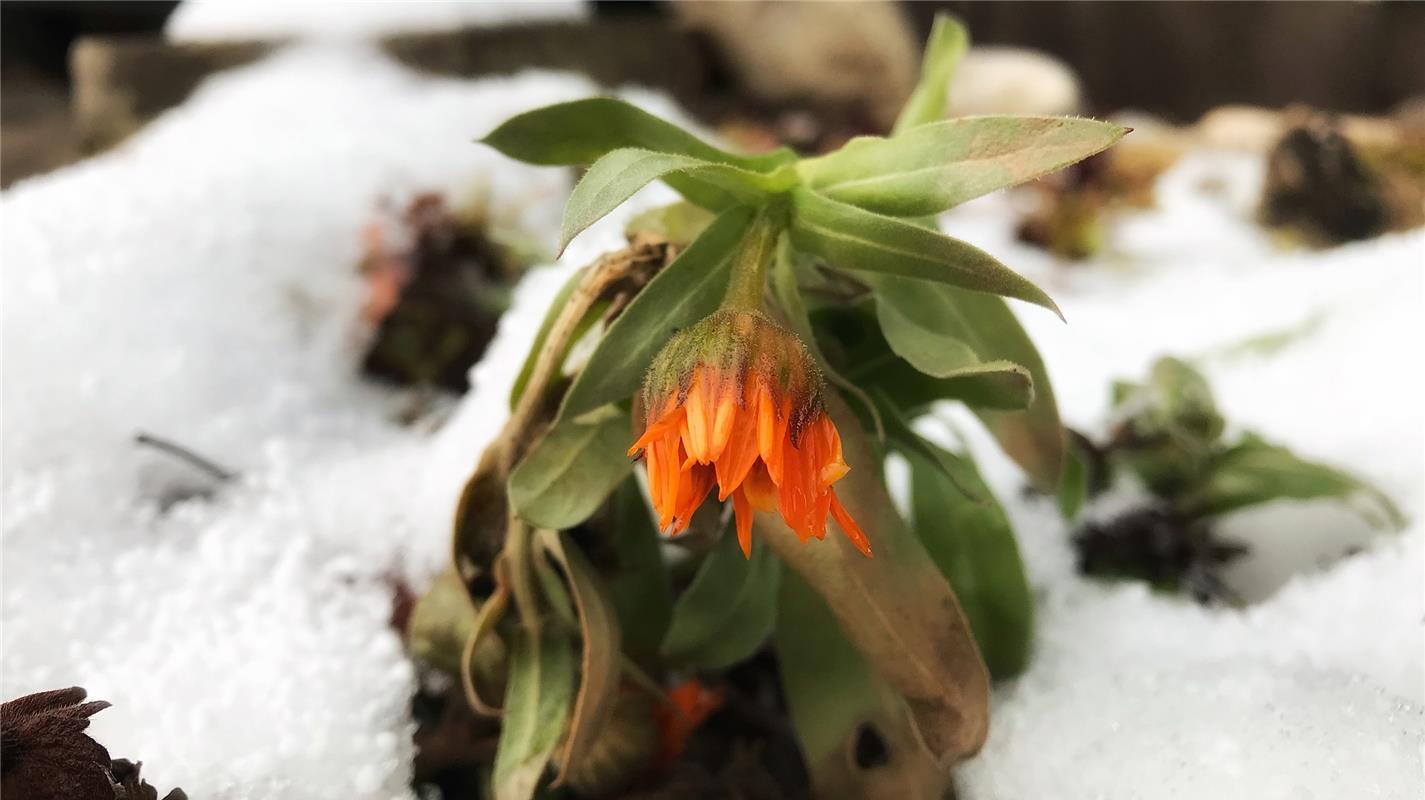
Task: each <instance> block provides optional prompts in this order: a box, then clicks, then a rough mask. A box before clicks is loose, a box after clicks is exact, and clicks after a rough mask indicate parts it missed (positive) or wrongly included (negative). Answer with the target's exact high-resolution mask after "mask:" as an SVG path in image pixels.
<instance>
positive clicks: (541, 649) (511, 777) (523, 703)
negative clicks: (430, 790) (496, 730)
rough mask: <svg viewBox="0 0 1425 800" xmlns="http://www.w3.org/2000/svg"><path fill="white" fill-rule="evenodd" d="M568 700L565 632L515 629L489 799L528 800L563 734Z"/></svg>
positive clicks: (569, 660) (570, 655)
mask: <svg viewBox="0 0 1425 800" xmlns="http://www.w3.org/2000/svg"><path fill="white" fill-rule="evenodd" d="M573 696H574V649H573V647H572V645H571V643H570V641H569V637H568V634H567V633H566V632H564V631H562V630H555V629H553V628H552V627H551V628H546V630H545V631H544V632H543V633H541V634H537V635H536V634H531V633H530V632H529V631H526V630H520V631H519V632H518V633H517V634H516V635H515V640H514V648H513V651H512V653H511V655H510V677H509V685H508V687H507V688H506V689H505V715H504V724H503V725H502V727H501V729H500V742H499V746H498V749H497V750H496V752H495V770H494V778H493V782H494V787H495V800H529V798H531V797H533V796H534V792H535V789H536V788H537V787H538V786H539V781H540V778H541V777H543V775H544V769H545V767H546V766H547V765H548V764H549V759H550V757H551V756H553V755H554V750H555V748H556V747H557V746H558V744H559V740H560V738H562V737H563V735H564V727H565V723H566V722H568V719H569V704H570V701H571V700H572V699H573Z"/></svg>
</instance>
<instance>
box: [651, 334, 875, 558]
mask: <svg viewBox="0 0 1425 800" xmlns="http://www.w3.org/2000/svg"><path fill="white" fill-rule="evenodd" d="M821 392H822V380H821V373H820V371H818V370H817V368H816V364H815V362H813V361H812V359H811V357H810V355H808V353H807V350H806V347H805V346H804V345H803V344H802V342H801V340H800V339H798V338H797V337H796V335H795V334H793V333H791V332H790V331H788V330H786V329H784V328H782V327H781V326H779V325H777V324H776V323H775V322H773V321H772V320H771V319H769V318H768V317H767V316H766V315H764V314H762V313H760V312H756V311H740V310H722V311H718V312H716V313H714V314H713V315H712V316H709V317H707V318H706V319H704V320H702V321H701V322H699V323H698V324H697V325H694V326H693V327H691V328H688V329H687V330H684V331H681V332H679V333H678V334H677V335H676V336H675V337H674V338H673V339H672V341H670V342H669V343H668V345H667V347H665V348H664V349H663V351H662V352H661V353H659V355H658V357H657V358H655V359H654V361H653V365H652V366H651V367H650V368H649V371H648V378H647V380H646V381H645V383H644V409H645V411H646V413H647V415H648V427H647V428H646V429H645V431H644V433H643V436H642V437H640V438H639V439H638V441H636V442H634V444H633V447H631V448H629V451H628V452H629V455H633V454H635V453H638V452H639V451H642V452H643V457H644V460H645V462H646V463H647V467H648V484H649V494H650V495H651V496H652V500H653V507H654V509H655V510H656V511H657V512H658V516H659V521H658V522H659V526H660V527H662V528H664V529H667V530H668V531H669V535H672V536H676V535H677V534H679V533H681V532H682V531H683V530H684V529H686V528H687V527H688V522H689V520H691V519H692V516H693V512H694V511H696V510H697V508H698V506H700V505H702V502H703V500H704V499H705V498H706V497H707V495H708V493H709V492H711V491H712V487H713V486H714V485H717V487H718V500H720V501H722V500H726V499H727V498H729V497H731V498H732V507H733V511H734V513H735V515H736V517H737V541H738V543H739V544H740V545H742V552H743V554H745V555H749V556H750V555H751V552H752V516H753V513H754V511H772V510H774V509H776V510H780V511H781V514H782V519H784V520H785V521H786V523H787V525H788V526H789V527H790V528H791V529H792V530H794V531H796V532H797V535H798V536H800V537H801V540H802V541H803V542H805V541H806V540H807V539H810V538H811V537H813V536H814V537H816V538H818V539H821V538H823V537H824V536H826V518H827V516H828V515H830V516H831V517H833V518H835V520H836V522H837V524H838V525H840V526H841V530H842V531H843V532H844V533H845V534H846V538H848V539H850V540H851V543H852V544H854V545H855V546H856V549H858V550H860V551H861V552H862V553H864V554H865V555H867V556H869V555H871V545H870V542H869V541H867V539H866V534H865V533H864V532H862V530H861V527H860V526H859V525H857V524H856V521H855V520H853V519H851V515H850V514H848V513H847V512H846V509H845V508H843V507H842V505H841V501H840V500H838V499H837V497H836V492H835V490H833V489H832V488H831V487H832V484H833V483H835V482H836V481H838V480H840V479H841V478H842V476H844V475H845V474H846V473H847V471H848V470H849V469H850V468H849V467H848V466H847V465H846V462H845V461H844V460H843V459H842V455H841V436H840V434H838V433H837V431H836V425H835V424H834V423H833V422H832V421H831V418H830V417H829V416H827V414H826V411H825V409H824V408H823V407H822V400H821Z"/></svg>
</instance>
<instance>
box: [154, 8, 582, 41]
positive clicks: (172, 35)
mask: <svg viewBox="0 0 1425 800" xmlns="http://www.w3.org/2000/svg"><path fill="white" fill-rule="evenodd" d="M588 15H589V8H588V6H587V4H585V3H584V2H583V0H522V1H521V0H516V2H501V1H500V0H479V2H473V3H472V2H452V0H364V2H356V3H354V2H350V0H184V2H182V3H179V4H178V7H177V8H175V9H174V10H173V15H172V16H170V17H169V18H168V21H167V23H166V24H165V25H164V35H165V36H166V37H167V38H168V40H169V41H173V42H221V41H232V40H240V39H289V38H290V39H370V38H374V37H377V36H385V35H389V34H402V33H423V32H427V31H435V30H451V29H455V28H462V27H467V26H469V27H476V26H484V25H502V24H514V23H520V22H551V21H558V20H564V21H578V20H582V19H586V18H587V17H588Z"/></svg>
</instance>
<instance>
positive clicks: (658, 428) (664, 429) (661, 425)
mask: <svg viewBox="0 0 1425 800" xmlns="http://www.w3.org/2000/svg"><path fill="white" fill-rule="evenodd" d="M682 422H683V407H682V406H678V407H677V408H674V409H673V410H672V411H671V412H669V413H668V414H666V415H664V416H663V418H662V419H660V420H658V421H657V422H655V423H653V424H652V425H649V426H648V429H647V430H645V431H644V432H643V435H642V436H640V437H638V441H636V442H634V443H633V447H630V448H628V454H629V455H633V454H634V453H637V452H638V451H639V450H642V449H644V448H645V447H647V446H648V443H649V442H651V441H653V440H654V439H658V438H661V437H663V436H666V435H668V434H669V433H670V432H674V431H677V430H678V429H679V426H681V425H682Z"/></svg>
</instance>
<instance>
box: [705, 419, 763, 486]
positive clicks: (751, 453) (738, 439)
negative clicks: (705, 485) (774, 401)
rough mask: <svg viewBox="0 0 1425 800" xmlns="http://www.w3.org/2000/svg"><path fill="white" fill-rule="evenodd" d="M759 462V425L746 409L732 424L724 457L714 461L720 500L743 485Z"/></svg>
mask: <svg viewBox="0 0 1425 800" xmlns="http://www.w3.org/2000/svg"><path fill="white" fill-rule="evenodd" d="M755 463H757V426H756V425H755V424H754V421H753V419H752V416H751V415H750V414H748V413H747V412H746V411H740V412H739V413H738V415H737V424H736V425H733V426H732V436H731V437H729V438H728V440H727V449H725V450H723V451H722V457H721V458H719V459H718V460H717V461H715V462H713V466H714V467H715V468H716V469H717V483H718V495H717V499H718V500H726V499H727V498H728V496H729V495H731V494H732V493H733V491H735V490H736V489H737V487H738V486H740V485H742V481H743V479H745V478H746V477H747V473H748V471H749V470H751V469H752V465H753V464H755Z"/></svg>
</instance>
